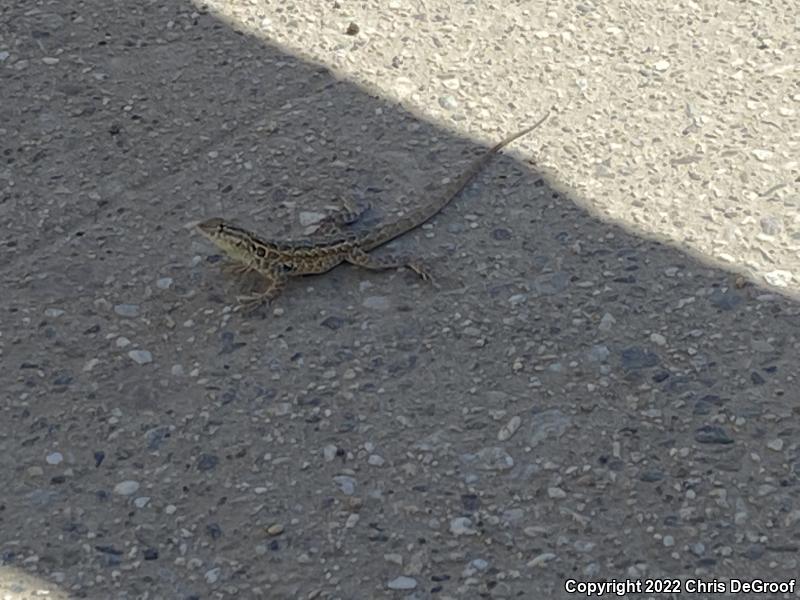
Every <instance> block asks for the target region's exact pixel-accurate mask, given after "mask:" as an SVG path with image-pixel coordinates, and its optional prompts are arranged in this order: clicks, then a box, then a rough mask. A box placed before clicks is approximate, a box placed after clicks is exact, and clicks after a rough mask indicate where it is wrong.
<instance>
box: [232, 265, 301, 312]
mask: <svg viewBox="0 0 800 600" xmlns="http://www.w3.org/2000/svg"><path fill="white" fill-rule="evenodd" d="M259 273H260V274H261V275H262V276H263V277H264V280H265V281H266V283H267V285H266V287H265V288H264V289H263V290H262V291H261V292H258V293H256V294H249V295H246V296H237V297H236V300H237V302H239V306H238V307H237V309H239V310H244V311H245V312H251V311H253V310H255V309H257V308H258V307H259V306H261V305H262V304H264V303H267V304H270V303H271V302H272V301H273V300H274V299H275V298H277V297H278V296H280V295H281V292H283V288H285V287H286V282H287V281H288V280H289V277H288V275H287V274H286V273H285V272H284V271H282V270H281V269H279V268H273V269H270V270H269V271H268V272H266V273H265V272H263V271H259Z"/></svg>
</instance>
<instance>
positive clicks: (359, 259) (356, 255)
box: [345, 248, 433, 281]
mask: <svg viewBox="0 0 800 600" xmlns="http://www.w3.org/2000/svg"><path fill="white" fill-rule="evenodd" d="M345 260H346V261H347V262H349V263H350V264H351V265H356V266H359V267H362V268H364V269H369V270H371V271H384V270H386V269H399V268H402V267H406V268H407V269H411V270H412V271H414V273H416V274H417V275H419V276H420V278H421V279H422V280H423V281H433V277H431V274H430V273H428V271H427V270H425V268H424V267H423V266H422V265H420V264H419V263H418V262H416V261H413V260H408V259H404V258H399V257H397V256H391V255H390V256H382V257H375V256H372V255H371V254H369V253H367V252H364V251H363V250H361V249H358V248H353V249H352V250H351V251H350V252H349V254H348V255H347V256H346V257H345Z"/></svg>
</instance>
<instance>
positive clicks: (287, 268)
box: [281, 263, 294, 273]
mask: <svg viewBox="0 0 800 600" xmlns="http://www.w3.org/2000/svg"><path fill="white" fill-rule="evenodd" d="M293 270H294V266H293V265H288V264H286V263H284V264H282V265H281V271H283V272H284V273H288V272H289V271H293Z"/></svg>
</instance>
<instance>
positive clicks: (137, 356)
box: [128, 350, 153, 365]
mask: <svg viewBox="0 0 800 600" xmlns="http://www.w3.org/2000/svg"><path fill="white" fill-rule="evenodd" d="M128 356H129V357H130V358H131V360H133V362H135V363H136V364H139V365H146V364H147V363H150V362H153V355H152V354H150V352H148V351H147V350H131V351H130V352H128Z"/></svg>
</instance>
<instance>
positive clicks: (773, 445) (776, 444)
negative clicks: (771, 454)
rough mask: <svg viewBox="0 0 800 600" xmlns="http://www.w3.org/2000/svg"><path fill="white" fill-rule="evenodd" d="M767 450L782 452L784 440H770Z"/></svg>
mask: <svg viewBox="0 0 800 600" xmlns="http://www.w3.org/2000/svg"><path fill="white" fill-rule="evenodd" d="M767 448H769V449H770V450H774V451H775V452H780V451H781V450H783V440H782V439H780V438H775V439H774V440H770V441H769V442H767Z"/></svg>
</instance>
